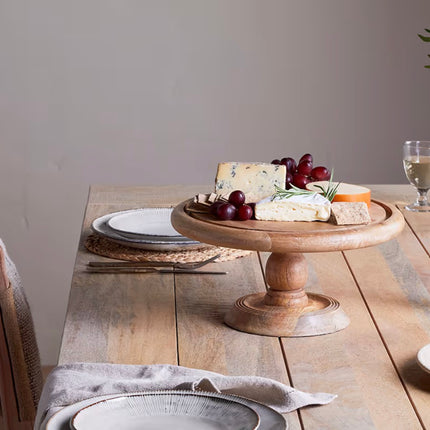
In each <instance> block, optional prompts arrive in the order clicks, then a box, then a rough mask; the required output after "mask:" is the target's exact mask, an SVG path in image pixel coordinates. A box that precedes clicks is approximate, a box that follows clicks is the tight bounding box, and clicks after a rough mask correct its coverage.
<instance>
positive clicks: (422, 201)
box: [417, 189, 428, 206]
mask: <svg viewBox="0 0 430 430" xmlns="http://www.w3.org/2000/svg"><path fill="white" fill-rule="evenodd" d="M427 191H428V189H427V190H423V189H417V192H418V197H417V205H419V206H428V200H427Z"/></svg>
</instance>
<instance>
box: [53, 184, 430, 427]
mask: <svg viewBox="0 0 430 430" xmlns="http://www.w3.org/2000/svg"><path fill="white" fill-rule="evenodd" d="M367 186H368V187H369V188H370V189H371V191H372V198H374V199H377V200H379V201H383V202H387V203H392V204H394V205H396V206H397V208H398V209H399V210H400V211H401V212H402V213H403V215H404V217H405V220H406V225H405V228H404V229H403V231H402V232H401V233H400V234H399V235H398V236H397V237H396V238H394V239H391V240H389V241H388V242H385V243H382V244H379V245H376V246H371V247H367V248H360V249H353V250H346V251H337V252H316V253H312V252H310V253H306V260H307V262H308V267H309V269H308V270H309V277H308V281H307V283H306V287H305V289H306V290H309V291H312V292H316V293H321V294H326V295H328V296H332V297H335V298H336V299H337V300H338V301H339V302H340V304H341V306H342V309H343V311H344V312H345V313H346V314H347V315H348V317H349V319H350V324H349V325H348V327H346V328H345V329H343V330H340V331H338V332H335V333H331V334H326V335H321V336H310V337H275V336H262V335H255V334H248V333H244V332H241V331H238V330H235V329H232V328H230V327H228V326H227V325H226V324H225V323H224V314H225V313H226V312H227V311H228V310H229V309H230V308H231V306H232V304H233V303H234V301H235V300H236V299H237V298H238V297H240V296H243V295H246V294H249V293H254V292H263V291H265V290H266V284H265V277H264V265H265V262H266V260H267V258H268V255H269V254H268V253H264V252H256V251H253V252H251V253H250V254H249V255H247V256H245V257H241V258H237V259H234V260H231V261H225V262H216V263H211V264H210V266H207V267H210V269H211V270H212V269H213V270H222V271H226V272H227V274H225V275H217V276H215V275H194V274H191V275H187V274H180V275H177V274H160V273H145V274H136V273H134V274H123V273H115V274H99V273H97V274H94V273H87V271H86V268H87V264H88V262H90V261H108V259H107V258H105V257H102V256H100V255H96V254H94V253H90V252H89V251H88V250H87V249H86V248H85V246H84V245H85V240H86V238H87V237H88V235H89V234H91V223H92V221H93V220H94V219H96V218H98V217H100V216H102V215H104V214H107V213H111V212H116V211H121V210H126V209H133V208H141V207H170V206H175V205H177V204H179V203H180V202H182V201H184V200H186V199H189V198H190V197H193V196H194V195H195V194H197V193H206V192H210V191H212V187H211V186H210V185H172V186H101V185H94V186H91V187H90V191H89V197H88V203H87V207H86V211H85V216H84V221H83V225H82V232H81V237H80V243H79V248H78V251H77V258H76V263H75V267H74V273H73V279H72V285H71V290H70V296H69V302H68V309H67V315H66V319H65V325H64V332H63V336H62V342H61V347H60V354H59V364H65V363H71V362H108V363H123V364H155V363H163V364H174V365H181V366H186V367H191V368H198V369H206V370H210V371H214V372H219V373H222V374H225V375H256V376H262V377H267V378H272V379H274V380H277V381H280V382H282V383H285V384H288V385H291V386H293V387H295V388H297V389H299V390H302V391H307V392H327V393H333V394H337V398H336V399H335V400H334V401H332V402H331V403H330V404H327V405H324V406H309V407H305V408H301V409H300V410H298V411H295V412H290V413H288V414H285V415H284V416H285V418H286V420H287V422H288V426H289V428H290V429H294V430H296V429H297V430H298V429H311V430H315V429H331V430H332V429H395V430H398V429H405V430H411V429H426V428H428V429H430V374H429V373H427V372H426V371H425V370H424V369H423V368H422V367H421V366H420V365H419V363H418V361H417V352H418V351H419V350H420V348H422V347H423V346H425V345H426V344H429V343H430V213H417V212H409V211H406V210H405V209H404V205H405V204H406V203H410V202H411V201H413V200H414V199H415V192H414V190H413V188H412V187H411V186H409V185H367Z"/></svg>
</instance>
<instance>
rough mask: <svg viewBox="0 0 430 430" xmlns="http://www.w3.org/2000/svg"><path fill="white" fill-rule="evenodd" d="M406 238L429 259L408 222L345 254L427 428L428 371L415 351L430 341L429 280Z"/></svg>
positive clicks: (429, 420) (429, 424) (429, 412)
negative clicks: (382, 239)
mask: <svg viewBox="0 0 430 430" xmlns="http://www.w3.org/2000/svg"><path fill="white" fill-rule="evenodd" d="M404 243H407V247H408V248H409V249H410V248H411V247H412V246H414V248H415V249H414V251H413V253H412V255H413V256H414V260H415V267H418V266H423V267H424V265H425V261H427V264H428V256H427V255H426V253H425V252H424V251H423V249H422V247H421V246H420V244H419V243H418V242H417V241H416V239H415V237H414V235H413V234H412V232H411V231H410V229H409V228H406V229H405V230H404V232H403V233H402V235H401V236H400V237H399V239H398V240H392V241H390V242H388V243H386V244H383V245H380V246H378V247H375V248H371V249H367V250H355V251H348V252H346V253H345V254H346V258H347V260H348V262H349V265H350V267H351V270H352V272H353V273H354V276H355V278H356V280H357V282H358V284H359V286H360V289H361V291H362V293H363V296H364V297H365V300H366V302H367V304H368V306H369V308H370V312H371V313H372V316H373V318H374V320H375V323H376V325H377V327H378V330H379V331H380V333H381V336H382V338H383V339H384V342H385V344H386V345H387V348H388V350H389V353H390V357H391V358H392V360H393V362H394V364H395V366H396V370H397V372H398V373H399V375H400V377H401V379H402V382H403V384H404V386H405V388H406V390H407V392H408V395H409V396H410V398H411V400H412V402H413V404H414V406H415V408H416V410H417V413H418V416H419V417H420V419H421V421H422V423H423V426H424V427H425V428H427V427H430V408H429V405H430V377H429V375H428V374H427V373H425V372H424V371H423V370H422V369H421V368H420V367H419V366H418V364H417V362H416V354H417V352H418V350H419V349H420V348H421V347H422V346H424V345H426V344H428V343H430V311H429V307H430V285H429V277H428V273H427V275H426V276H424V277H421V276H420V274H419V273H417V272H415V270H414V264H413V263H411V262H410V261H409V259H408V258H407V256H406V255H405V253H404V251H403V248H402V245H403V244H404ZM413 244H414V245H413ZM427 271H428V270H427ZM376 274H377V276H376Z"/></svg>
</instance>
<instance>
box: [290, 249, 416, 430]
mask: <svg viewBox="0 0 430 430" xmlns="http://www.w3.org/2000/svg"><path fill="white" fill-rule="evenodd" d="M307 258H308V260H309V263H310V267H311V270H310V280H309V282H308V285H307V289H309V290H312V291H317V292H320V293H325V294H328V295H331V296H334V297H336V298H337V299H338V300H339V301H340V303H341V305H342V308H343V309H344V311H345V312H346V314H347V315H348V316H349V318H350V319H351V323H350V325H349V326H348V327H347V328H346V329H345V330H343V331H340V332H337V333H334V334H331V335H327V336H316V337H310V338H295V339H294V338H284V339H282V342H283V345H284V348H285V352H286V357H287V362H288V365H289V369H290V373H291V377H292V380H293V383H294V384H295V386H299V387H301V389H304V390H309V391H327V392H332V393H336V394H338V396H339V397H338V399H336V400H335V401H334V402H332V403H331V404H329V405H326V406H327V407H323V408H305V409H303V410H302V412H301V413H302V417H303V422H304V425H305V428H309V429H314V428H318V429H330V430H331V429H344V428H348V429H360V430H361V429H373V428H380V429H390V428H393V429H394V428H395V429H418V428H420V426H419V422H418V420H417V418H416V416H415V413H414V410H413V408H412V406H411V404H410V403H409V401H408V397H407V395H406V393H405V391H404V390H403V387H402V384H401V382H400V381H399V379H398V377H397V374H396V370H395V368H394V367H393V365H392V363H391V362H390V359H389V355H388V354H387V351H386V350H385V348H384V344H383V341H382V340H381V338H380V337H379V334H378V331H377V330H376V328H375V326H374V324H373V322H372V319H371V317H370V315H369V313H368V311H367V308H366V306H365V304H364V302H363V300H362V297H361V295H360V293H359V291H358V290H357V288H356V284H355V281H354V279H353V277H352V275H351V273H350V272H349V268H348V266H347V264H346V262H345V260H344V258H343V256H342V254H341V253H338V252H336V253H324V254H320V253H318V254H310V255H308V256H307ZM381 399H383V400H381ZM393 404H395V405H396V408H393ZM345 423H348V425H347V426H345Z"/></svg>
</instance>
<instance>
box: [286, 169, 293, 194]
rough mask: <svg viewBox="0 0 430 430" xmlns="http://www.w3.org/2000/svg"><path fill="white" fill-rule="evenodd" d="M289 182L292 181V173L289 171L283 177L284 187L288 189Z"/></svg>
mask: <svg viewBox="0 0 430 430" xmlns="http://www.w3.org/2000/svg"><path fill="white" fill-rule="evenodd" d="M291 182H293V175H292V174H291V173H287V176H286V177H285V188H286V189H287V190H288V189H289V188H290V187H291V186H290V184H291Z"/></svg>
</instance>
